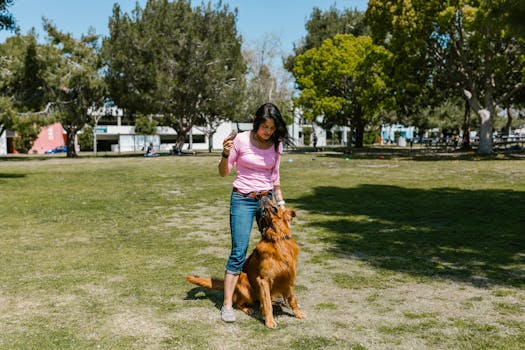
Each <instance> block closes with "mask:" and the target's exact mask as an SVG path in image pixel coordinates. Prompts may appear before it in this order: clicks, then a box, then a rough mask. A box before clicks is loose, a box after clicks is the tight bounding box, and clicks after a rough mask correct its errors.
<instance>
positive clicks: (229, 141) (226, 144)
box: [219, 132, 237, 176]
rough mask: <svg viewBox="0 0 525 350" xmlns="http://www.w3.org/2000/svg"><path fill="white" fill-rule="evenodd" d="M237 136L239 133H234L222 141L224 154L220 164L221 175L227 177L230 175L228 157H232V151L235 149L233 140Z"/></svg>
mask: <svg viewBox="0 0 525 350" xmlns="http://www.w3.org/2000/svg"><path fill="white" fill-rule="evenodd" d="M235 136H237V132H232V133H231V134H230V135H228V137H226V138H225V139H224V141H222V154H221V161H220V162H219V175H220V176H226V175H228V174H229V173H230V169H229V167H228V157H229V156H230V150H231V148H232V147H233V140H234V139H235Z"/></svg>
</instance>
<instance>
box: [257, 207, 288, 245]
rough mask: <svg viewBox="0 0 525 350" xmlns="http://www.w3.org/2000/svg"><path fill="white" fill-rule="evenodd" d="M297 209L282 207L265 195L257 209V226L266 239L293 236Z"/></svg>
mask: <svg viewBox="0 0 525 350" xmlns="http://www.w3.org/2000/svg"><path fill="white" fill-rule="evenodd" d="M294 217H295V210H293V209H281V208H280V207H278V206H277V204H275V202H274V201H272V200H271V199H269V198H268V197H263V198H262V199H261V201H260V206H259V210H258V211H257V216H256V220H257V226H258V227H259V231H260V232H261V235H262V236H263V238H264V239H266V240H269V241H277V240H280V239H290V238H291V237H292V229H291V223H292V219H293V218H294Z"/></svg>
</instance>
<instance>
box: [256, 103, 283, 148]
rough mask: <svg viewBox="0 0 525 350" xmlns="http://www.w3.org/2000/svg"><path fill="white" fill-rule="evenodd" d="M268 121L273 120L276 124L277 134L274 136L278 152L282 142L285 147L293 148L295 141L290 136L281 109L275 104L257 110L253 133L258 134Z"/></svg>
mask: <svg viewBox="0 0 525 350" xmlns="http://www.w3.org/2000/svg"><path fill="white" fill-rule="evenodd" d="M268 119H273V121H274V122H275V132H274V133H273V135H272V141H273V144H274V146H275V150H276V151H277V150H278V149H279V142H282V143H283V146H285V145H286V146H292V147H293V140H292V138H291V137H290V134H288V129H287V128H286V123H285V121H284V119H283V117H282V116H281V112H280V111H279V108H277V106H276V105H274V104H273V103H270V102H268V103H265V104H263V105H261V106H260V107H259V108H258V109H257V111H256V112H255V119H254V120H253V131H254V132H256V131H257V130H258V129H259V126H260V125H261V124H262V123H264V122H265V121H267V120H268Z"/></svg>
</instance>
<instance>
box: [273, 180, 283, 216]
mask: <svg viewBox="0 0 525 350" xmlns="http://www.w3.org/2000/svg"><path fill="white" fill-rule="evenodd" d="M273 191H274V193H275V201H276V202H277V205H278V206H280V207H281V209H284V204H285V201H284V200H283V193H282V191H281V184H280V183H279V182H275V183H274V184H273Z"/></svg>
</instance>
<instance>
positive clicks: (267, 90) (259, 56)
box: [239, 34, 293, 123]
mask: <svg viewBox="0 0 525 350" xmlns="http://www.w3.org/2000/svg"><path fill="white" fill-rule="evenodd" d="M243 55H244V58H245V60H246V63H247V66H248V69H247V74H246V89H245V91H246V93H245V96H244V98H243V108H242V110H243V113H242V119H241V120H239V121H246V119H247V117H248V116H252V115H253V113H254V112H255V111H256V110H257V108H258V107H259V106H260V105H262V104H263V103H266V102H272V103H274V104H275V105H276V106H278V107H279V108H280V111H281V114H282V116H283V118H284V119H285V120H286V121H287V122H289V123H291V122H292V119H293V108H292V107H293V102H292V97H293V89H292V78H293V77H292V75H291V74H290V73H289V72H287V71H285V70H284V69H283V68H282V66H281V65H277V63H280V60H281V57H282V55H281V49H280V39H279V37H277V36H275V35H270V34H268V35H265V36H264V37H263V38H262V40H261V41H259V42H255V43H253V44H252V45H251V46H249V47H247V48H246V49H245V50H244V52H243Z"/></svg>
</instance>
